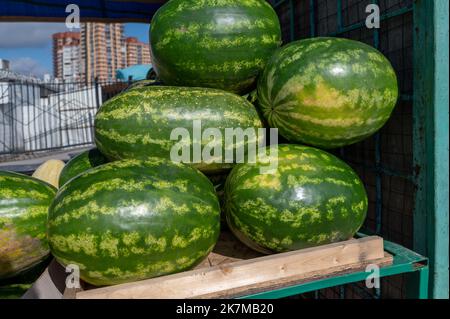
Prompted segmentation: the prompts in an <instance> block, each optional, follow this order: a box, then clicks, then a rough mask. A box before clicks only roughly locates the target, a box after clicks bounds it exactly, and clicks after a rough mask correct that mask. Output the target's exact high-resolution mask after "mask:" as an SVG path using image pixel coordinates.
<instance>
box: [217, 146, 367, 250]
mask: <svg viewBox="0 0 450 319" xmlns="http://www.w3.org/2000/svg"><path fill="white" fill-rule="evenodd" d="M260 167H261V163H259V164H238V165H236V167H235V168H234V169H233V170H232V171H231V173H230V175H229V176H228V179H227V181H226V185H225V213H226V218H227V222H228V225H229V227H230V229H231V230H232V231H233V233H234V234H235V235H236V237H238V238H239V239H240V240H241V241H242V242H244V243H245V244H247V245H248V246H249V247H250V248H253V249H255V250H257V251H259V252H262V253H273V252H284V251H289V250H296V249H302V248H307V247H313V246H317V245H324V244H328V243H332V242H336V241H343V240H348V239H350V238H352V236H353V235H354V234H355V233H356V232H357V231H358V230H359V228H360V227H361V226H362V224H363V222H364V219H365V217H366V212H367V205H368V200H367V194H366V191H365V189H364V185H363V184H362V182H361V180H360V179H359V177H358V175H357V174H356V173H355V172H354V171H353V170H352V169H351V168H350V167H349V166H348V165H347V164H345V163H344V162H343V161H341V160H340V159H338V158H337V157H335V156H333V155H331V154H328V153H327V152H325V151H322V150H319V149H315V148H312V147H307V146H300V145H289V144H286V145H280V146H279V147H278V169H277V171H276V173H275V174H261V172H260Z"/></svg>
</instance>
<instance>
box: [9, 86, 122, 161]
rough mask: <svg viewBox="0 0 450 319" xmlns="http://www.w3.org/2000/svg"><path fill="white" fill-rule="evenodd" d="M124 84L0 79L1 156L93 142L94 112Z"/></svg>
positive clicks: (120, 89) (118, 91)
mask: <svg viewBox="0 0 450 319" xmlns="http://www.w3.org/2000/svg"><path fill="white" fill-rule="evenodd" d="M127 86H128V84H127V83H123V82H115V83H109V82H108V83H100V82H95V83H91V84H86V83H81V82H73V83H61V82H54V83H53V82H51V83H38V82H27V81H20V80H0V155H2V156H4V157H8V156H9V155H13V154H23V153H30V154H31V153H34V152H38V151H47V150H53V149H55V150H59V149H61V148H68V147H76V146H85V145H92V144H94V118H95V113H96V112H97V110H98V108H99V107H100V105H101V104H102V103H103V102H105V101H106V100H108V99H110V98H111V97H113V96H114V95H116V94H118V93H120V92H121V91H123V90H124V89H125V88H126V87H127Z"/></svg>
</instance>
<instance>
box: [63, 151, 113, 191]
mask: <svg viewBox="0 0 450 319" xmlns="http://www.w3.org/2000/svg"><path fill="white" fill-rule="evenodd" d="M106 163H108V159H107V158H106V157H105V156H104V155H103V154H102V153H100V151H99V150H98V149H96V148H93V149H90V150H88V151H85V152H83V153H81V154H79V155H77V156H75V157H74V158H72V159H71V160H70V161H69V162H68V163H67V164H66V165H65V166H64V168H63V170H62V171H61V174H60V175H59V186H60V187H61V186H62V185H64V184H65V183H67V182H68V181H69V180H70V179H71V178H73V177H75V176H77V175H78V174H80V173H83V172H85V171H87V170H88V169H91V168H93V167H97V166H100V165H103V164H106Z"/></svg>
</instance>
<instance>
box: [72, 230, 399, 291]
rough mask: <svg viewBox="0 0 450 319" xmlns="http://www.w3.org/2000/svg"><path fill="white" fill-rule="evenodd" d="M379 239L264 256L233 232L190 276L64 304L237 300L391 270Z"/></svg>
mask: <svg viewBox="0 0 450 319" xmlns="http://www.w3.org/2000/svg"><path fill="white" fill-rule="evenodd" d="M392 261H393V258H392V256H391V255H389V254H388V253H386V252H385V251H384V249H383V239H382V238H380V237H377V236H371V237H365V238H360V239H351V240H348V241H344V242H339V243H334V244H330V245H324V246H320V247H314V248H308V249H302V250H297V251H293V252H287V253H282V254H275V255H269V256H263V255H261V254H259V253H257V252H254V251H253V250H251V249H249V248H247V247H246V246H245V245H243V244H242V243H240V242H239V241H238V240H237V239H235V237H234V236H233V235H231V234H230V233H229V232H222V234H221V237H220V239H219V241H218V243H217V245H216V247H215V249H214V251H213V252H212V253H211V254H210V255H209V256H208V258H207V259H205V260H204V261H203V262H202V263H201V264H200V265H198V266H197V267H196V268H195V269H193V270H191V271H186V272H182V273H178V274H173V275H168V276H163V277H158V278H153V279H149V280H143V281H138V282H133V283H127V284H121V285H116V286H110V287H104V288H95V287H90V286H88V285H83V286H84V289H82V290H67V289H66V291H65V293H64V297H65V298H79V299H86V298H89V299H90V298H93V299H96V298H102V299H103V298H133V299H137V298H155V299H162V298H168V299H175V298H235V297H240V296H245V295H249V294H254V293H258V292H263V291H268V290H274V289H279V288H283V287H287V286H293V285H296V284H300V283H305V282H309V281H313V280H318V279H323V278H328V277H331V276H339V275H343V274H345V273H350V272H355V271H361V270H364V269H365V267H366V266H367V265H368V264H376V265H379V266H380V267H382V266H386V265H390V264H392Z"/></svg>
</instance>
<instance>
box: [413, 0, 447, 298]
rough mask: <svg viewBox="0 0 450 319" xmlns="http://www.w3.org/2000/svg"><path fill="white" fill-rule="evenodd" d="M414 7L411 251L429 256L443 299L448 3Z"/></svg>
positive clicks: (434, 291)
mask: <svg viewBox="0 0 450 319" xmlns="http://www.w3.org/2000/svg"><path fill="white" fill-rule="evenodd" d="M414 6H415V7H414V53H415V55H414V65H415V68H414V79H415V81H414V107H413V118H414V122H413V142H414V145H413V146H414V147H413V157H414V168H415V169H414V170H415V184H416V187H417V191H416V196H415V207H414V249H415V250H416V251H418V252H420V253H421V254H423V255H426V256H428V257H429V258H430V284H429V288H430V295H431V296H432V297H433V298H446V299H447V298H448V297H449V278H448V257H449V254H448V250H449V233H448V229H449V225H448V207H449V205H448V204H449V202H448V198H449V190H448V187H449V184H448V159H449V158H448V145H449V142H448V127H449V122H448V102H449V98H448V83H449V73H448V15H447V12H448V9H449V2H448V1H447V0H436V1H423V0H420V1H419V0H418V1H415V2H414Z"/></svg>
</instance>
